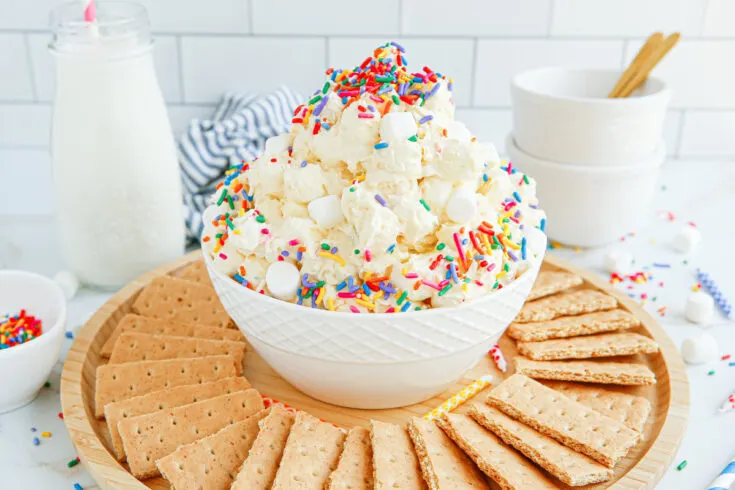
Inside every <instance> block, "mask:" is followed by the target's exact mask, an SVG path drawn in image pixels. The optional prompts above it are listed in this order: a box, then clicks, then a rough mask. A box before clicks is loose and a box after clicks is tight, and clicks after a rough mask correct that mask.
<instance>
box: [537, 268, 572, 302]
mask: <svg viewBox="0 0 735 490" xmlns="http://www.w3.org/2000/svg"><path fill="white" fill-rule="evenodd" d="M583 282H584V281H583V280H582V278H581V277H579V276H578V275H577V274H572V273H571V272H564V271H543V272H539V274H538V277H537V278H536V282H535V283H534V284H533V288H531V292H530V293H529V294H528V299H527V300H526V301H533V300H536V299H539V298H543V297H544V296H550V295H552V294H556V293H560V292H561V291H565V290H567V289H569V288H573V287H574V286H579V285H580V284H582V283H583Z"/></svg>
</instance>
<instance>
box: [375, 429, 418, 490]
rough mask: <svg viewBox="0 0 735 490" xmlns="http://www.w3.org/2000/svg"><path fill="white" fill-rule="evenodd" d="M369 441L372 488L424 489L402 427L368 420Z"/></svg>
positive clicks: (380, 489)
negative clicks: (371, 462)
mask: <svg viewBox="0 0 735 490" xmlns="http://www.w3.org/2000/svg"><path fill="white" fill-rule="evenodd" d="M370 443H371V444H372V446H373V480H374V481H375V490H388V489H394V488H400V489H401V490H425V489H426V488H427V486H426V483H425V482H424V479H423V477H422V476H421V467H420V466H419V460H418V457H417V456H416V452H415V451H414V448H413V445H412V443H411V438H410V436H409V435H408V431H407V430H406V429H404V428H403V427H400V426H398V425H395V424H388V423H385V422H378V421H377V420H371V421H370Z"/></svg>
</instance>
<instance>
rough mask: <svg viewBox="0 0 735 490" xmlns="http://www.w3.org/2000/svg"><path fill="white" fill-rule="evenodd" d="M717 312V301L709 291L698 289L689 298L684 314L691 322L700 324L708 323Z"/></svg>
mask: <svg viewBox="0 0 735 490" xmlns="http://www.w3.org/2000/svg"><path fill="white" fill-rule="evenodd" d="M714 312H715V302H714V300H713V299H712V296H710V295H709V294H707V293H704V292H702V291H697V292H694V293H692V294H690V295H689V297H688V298H687V305H686V309H685V310H684V314H685V316H686V318H687V320H689V321H690V322H693V323H699V324H700V325H703V324H706V323H708V322H709V321H710V320H711V319H712V315H713V314H714Z"/></svg>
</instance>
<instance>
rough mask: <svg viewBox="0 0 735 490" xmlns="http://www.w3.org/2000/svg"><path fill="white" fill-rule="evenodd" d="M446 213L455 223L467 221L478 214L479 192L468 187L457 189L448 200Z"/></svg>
mask: <svg viewBox="0 0 735 490" xmlns="http://www.w3.org/2000/svg"><path fill="white" fill-rule="evenodd" d="M446 213H447V216H448V217H449V219H451V220H452V221H454V222H455V223H467V222H469V221H471V220H472V219H473V218H474V217H475V214H477V194H475V192H473V191H472V190H471V189H468V188H462V187H461V188H459V189H455V190H454V192H453V193H452V197H450V198H449V201H448V202H447V208H446Z"/></svg>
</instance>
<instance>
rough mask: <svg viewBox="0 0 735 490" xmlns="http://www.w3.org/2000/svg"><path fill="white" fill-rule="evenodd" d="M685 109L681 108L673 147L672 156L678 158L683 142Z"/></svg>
mask: <svg viewBox="0 0 735 490" xmlns="http://www.w3.org/2000/svg"><path fill="white" fill-rule="evenodd" d="M686 116H687V110H686V109H685V110H682V111H681V115H680V116H679V127H678V128H677V131H676V145H675V148H674V158H679V157H680V155H681V148H682V146H683V144H684V122H685V121H686Z"/></svg>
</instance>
